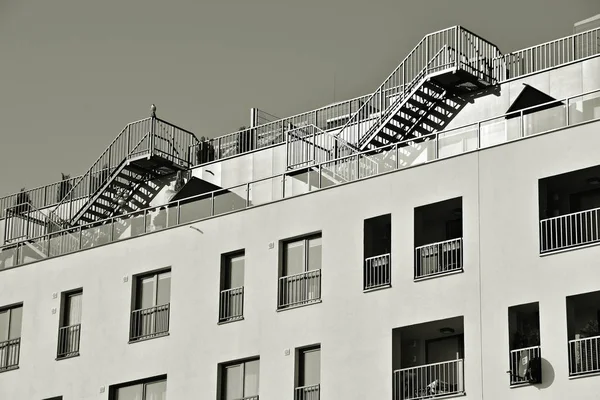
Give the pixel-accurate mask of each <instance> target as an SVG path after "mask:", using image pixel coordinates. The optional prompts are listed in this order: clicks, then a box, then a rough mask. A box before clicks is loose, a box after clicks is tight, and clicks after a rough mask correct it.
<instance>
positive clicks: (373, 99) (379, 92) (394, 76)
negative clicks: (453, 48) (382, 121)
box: [337, 26, 459, 143]
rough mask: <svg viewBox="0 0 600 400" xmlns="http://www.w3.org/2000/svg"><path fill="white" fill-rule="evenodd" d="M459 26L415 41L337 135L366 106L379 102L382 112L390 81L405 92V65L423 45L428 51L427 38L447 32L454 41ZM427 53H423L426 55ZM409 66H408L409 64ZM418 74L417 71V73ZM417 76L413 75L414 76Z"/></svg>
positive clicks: (351, 123) (352, 121) (350, 123)
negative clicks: (411, 47)
mask: <svg viewBox="0 0 600 400" xmlns="http://www.w3.org/2000/svg"><path fill="white" fill-rule="evenodd" d="M458 29H459V27H458V26H454V27H451V28H448V29H444V30H441V31H438V32H434V33H430V34H428V35H426V36H425V37H423V39H421V40H420V41H419V43H417V45H416V46H415V47H414V48H413V49H412V50H411V51H410V52H409V53H408V55H407V56H406V57H405V58H404V59H403V60H402V61H401V62H400V64H398V66H397V67H396V68H395V69H394V70H393V71H392V73H391V74H390V75H389V76H388V77H387V78H386V79H385V80H384V81H383V83H382V84H381V85H379V87H378V88H377V89H376V90H375V91H374V92H373V93H372V94H371V96H370V97H369V99H368V100H367V101H366V102H364V103H363V105H362V106H361V107H360V108H359V109H358V110H357V111H356V112H355V113H354V115H352V116H351V117H350V118H349V119H348V121H346V123H345V124H344V126H343V127H342V128H341V129H340V130H339V132H338V133H337V135H338V136H342V137H343V135H344V133H345V132H346V130H347V128H348V127H349V126H351V125H354V124H357V123H359V122H360V121H357V119H359V118H360V116H361V113H362V112H363V111H364V110H365V109H366V108H367V107H372V104H373V103H375V104H377V103H379V105H380V107H379V109H380V113H382V112H383V110H381V108H382V105H383V104H385V102H384V99H383V94H384V92H386V91H387V90H386V88H387V87H388V86H389V83H390V82H394V81H397V82H395V84H393V85H392V86H393V87H398V86H402V90H401V91H399V92H398V93H399V94H400V95H402V94H404V93H406V89H407V82H406V65H409V64H410V63H411V62H412V61H413V58H417V56H416V55H417V54H419V53H418V52H419V50H423V47H425V49H424V52H425V53H427V52H428V50H429V49H428V45H427V44H428V40H429V38H430V37H434V36H436V35H444V34H447V36H448V38H453V39H454V41H456V33H457V31H458ZM444 44H445V45H447V43H444ZM426 55H427V54H425V56H426ZM416 61H417V62H419V60H418V59H417V60H416ZM428 62H429V60H426V61H425V62H424V63H428ZM409 68H410V66H409ZM422 69H423V68H419V71H421V70H422ZM401 70H402V80H401V81H400V78H399V75H400V71H401ZM417 75H418V73H417ZM416 77H417V76H415V78H416ZM413 80H414V78H413V79H411V80H410V81H409V82H408V83H411V82H412V81H413ZM375 108H376V107H375ZM344 139H345V140H346V141H348V142H350V143H352V142H353V140H348V138H344ZM355 139H356V140H354V142H356V143H358V141H359V140H360V139H361V138H360V137H357V138H355Z"/></svg>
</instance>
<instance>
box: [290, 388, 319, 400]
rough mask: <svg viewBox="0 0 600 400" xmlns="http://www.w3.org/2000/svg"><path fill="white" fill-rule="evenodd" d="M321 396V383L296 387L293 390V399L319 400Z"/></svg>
mask: <svg viewBox="0 0 600 400" xmlns="http://www.w3.org/2000/svg"><path fill="white" fill-rule="evenodd" d="M320 398H321V385H310V386H302V387H297V388H296V390H294V400H319V399H320Z"/></svg>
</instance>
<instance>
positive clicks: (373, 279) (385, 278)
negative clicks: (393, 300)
mask: <svg viewBox="0 0 600 400" xmlns="http://www.w3.org/2000/svg"><path fill="white" fill-rule="evenodd" d="M391 230H392V216H391V214H387V215H382V216H379V217H375V218H369V219H366V220H365V222H364V249H363V251H364V258H365V263H364V275H363V288H364V290H369V289H376V288H381V287H385V286H390V284H391V247H392V240H391Z"/></svg>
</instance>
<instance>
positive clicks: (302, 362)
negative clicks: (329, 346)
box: [294, 346, 321, 400]
mask: <svg viewBox="0 0 600 400" xmlns="http://www.w3.org/2000/svg"><path fill="white" fill-rule="evenodd" d="M296 368H297V369H296V371H297V372H296V389H295V390H294V400H313V399H318V398H319V393H320V388H321V346H311V347H306V348H302V349H298V350H297V366H296Z"/></svg>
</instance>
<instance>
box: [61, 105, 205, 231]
mask: <svg viewBox="0 0 600 400" xmlns="http://www.w3.org/2000/svg"><path fill="white" fill-rule="evenodd" d="M197 143H198V140H197V138H196V137H195V136H194V134H192V133H191V132H188V131H185V130H183V129H181V128H178V127H176V126H174V125H172V124H170V123H168V122H165V121H163V120H161V119H159V118H157V117H156V116H155V115H154V112H153V115H152V116H151V117H150V118H146V119H143V120H140V121H137V122H133V123H130V124H128V125H127V126H126V127H125V128H124V129H123V130H122V131H121V133H120V134H119V135H118V136H117V137H116V138H115V139H114V140H113V142H112V143H111V144H110V145H109V146H108V148H107V149H106V150H105V151H104V152H103V153H102V155H101V156H100V157H99V158H98V159H97V160H96V162H95V163H94V164H93V165H92V167H91V168H90V169H89V170H88V171H87V172H86V173H85V174H84V175H83V176H82V177H81V178H80V179H79V181H77V182H76V183H75V184H74V185H73V187H72V188H71V190H70V191H69V192H68V193H67V194H66V196H65V197H64V198H63V199H62V200H61V201H60V202H59V203H58V204H57V205H56V207H55V208H54V209H53V210H52V211H51V212H50V213H49V218H50V220H52V221H53V222H55V223H56V225H58V226H61V227H62V228H63V229H66V228H70V227H75V226H78V225H84V224H88V223H91V222H96V221H99V220H102V219H105V218H109V217H112V216H115V215H119V214H122V213H128V212H132V211H136V210H139V209H143V208H146V207H148V206H149V204H150V201H151V200H152V199H153V198H154V197H155V196H156V194H157V193H158V192H159V191H160V189H161V187H159V186H158V185H156V184H153V183H152V180H155V179H157V178H159V177H161V176H165V175H172V174H174V173H176V172H177V171H180V170H187V169H188V168H189V167H190V166H191V165H192V163H193V161H194V160H193V159H191V158H190V156H191V154H190V152H189V148H190V147H191V146H194V145H196V144H197ZM82 191H83V192H87V193H89V196H87V197H85V198H83V199H80V200H76V199H78V198H80V197H81V196H79V194H80V192H82Z"/></svg>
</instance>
